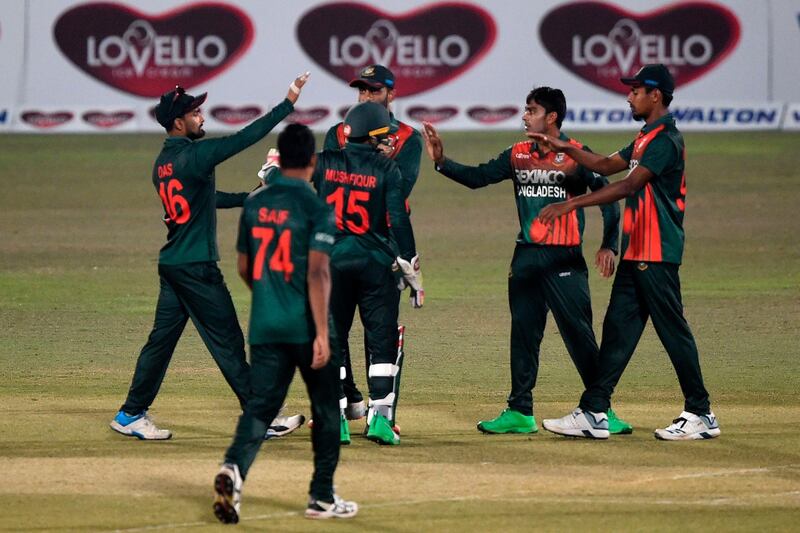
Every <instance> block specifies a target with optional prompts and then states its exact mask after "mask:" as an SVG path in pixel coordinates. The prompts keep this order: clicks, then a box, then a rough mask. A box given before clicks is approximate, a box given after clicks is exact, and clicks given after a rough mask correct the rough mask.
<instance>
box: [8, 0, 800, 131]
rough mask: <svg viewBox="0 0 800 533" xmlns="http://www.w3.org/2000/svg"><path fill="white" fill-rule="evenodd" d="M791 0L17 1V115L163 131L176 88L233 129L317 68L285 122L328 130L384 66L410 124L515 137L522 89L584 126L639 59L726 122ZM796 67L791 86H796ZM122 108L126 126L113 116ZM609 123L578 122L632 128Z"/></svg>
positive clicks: (748, 103)
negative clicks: (65, 113)
mask: <svg viewBox="0 0 800 533" xmlns="http://www.w3.org/2000/svg"><path fill="white" fill-rule="evenodd" d="M797 4H798V2H794V3H793V2H787V1H784V0H775V5H770V7H771V9H753V2H751V1H748V0H729V1H726V2H705V1H702V2H701V1H697V2H694V1H682V2H659V1H653V0H626V1H625V2H564V1H556V0H550V1H536V2H532V1H528V0H510V1H502V2H501V1H496V2H480V3H478V2H457V3H453V2H431V1H419V0H405V1H399V0H386V1H383V2H380V3H378V4H376V3H363V2H310V1H300V0H298V1H295V2H267V1H258V0H249V1H246V0H242V1H238V2H215V3H208V2H180V1H174V0H173V1H169V0H158V1H156V0H137V1H136V2H133V1H120V2H92V1H89V2H85V1H84V2H82V1H70V0H36V1H35V2H29V3H27V4H26V3H25V2H21V1H19V2H11V3H10V4H9V5H12V6H25V5H28V6H29V7H28V18H27V25H26V24H25V23H24V22H20V24H19V26H26V27H27V46H26V47H25V54H24V57H25V58H26V60H27V62H26V65H25V66H26V68H25V75H24V78H23V79H22V80H21V81H20V83H18V84H17V85H18V86H19V87H22V88H23V89H22V94H20V95H18V99H17V101H16V102H15V103H17V104H19V105H18V106H17V107H18V109H17V111H16V114H15V116H16V117H17V119H18V122H19V123H20V124H21V127H22V129H25V130H29V131H31V130H36V129H37V127H38V126H36V125H32V124H31V123H30V122H24V121H22V120H21V118H22V117H23V116H28V117H30V116H37V115H36V113H39V114H40V115H41V114H46V112H50V111H49V110H56V111H58V110H59V109H62V108H63V109H66V110H73V112H74V113H79V112H82V113H86V112H96V115H94V116H95V117H100V118H98V119H96V120H99V121H100V122H102V123H103V124H105V125H110V126H109V127H110V128H112V129H113V128H129V127H133V128H137V129H140V130H153V131H156V130H157V129H158V125H157V124H155V123H154V121H153V120H152V118H151V116H150V115H149V113H150V111H151V108H152V106H153V105H155V103H156V101H157V96H158V95H159V94H160V93H162V92H165V91H167V90H170V89H172V88H173V87H174V86H175V85H176V84H181V85H183V86H184V87H186V89H187V90H188V91H189V92H192V93H198V92H205V91H208V92H209V100H208V103H207V104H206V106H205V111H206V115H207V118H208V121H207V127H208V129H209V130H212V131H213V130H233V129H238V128H240V127H241V126H242V125H243V124H244V123H246V121H247V118H248V117H250V116H252V115H253V112H254V110H261V111H263V110H264V109H268V108H269V107H270V106H272V105H274V104H275V103H277V102H278V101H280V100H281V99H282V98H283V96H284V95H285V93H286V87H287V86H288V84H289V83H290V82H291V80H292V79H293V78H294V76H296V75H297V74H299V73H300V72H303V71H305V70H310V71H312V73H313V74H312V79H311V81H310V82H309V84H308V86H307V88H306V89H305V90H304V91H303V95H302V98H301V100H300V102H298V105H297V113H296V114H295V115H294V117H293V119H294V120H297V121H300V122H304V123H306V124H309V125H310V126H311V127H313V128H314V129H317V130H324V129H326V128H327V127H329V126H330V125H331V124H333V123H334V122H336V121H338V120H340V119H341V111H342V110H343V109H345V108H346V107H347V106H348V105H351V104H352V103H353V102H354V101H355V98H356V94H355V90H354V89H352V88H350V87H349V86H348V81H349V80H350V79H352V78H353V77H355V76H356V75H357V74H358V72H359V70H360V69H361V68H362V67H364V66H366V65H369V64H372V63H383V64H386V65H387V66H389V67H390V68H391V69H392V70H393V71H394V72H395V74H396V76H397V86H396V93H397V96H398V98H397V101H396V103H395V110H396V112H397V114H398V115H399V116H400V117H402V118H405V119H408V120H409V121H410V122H412V124H415V125H416V124H417V123H418V122H419V121H420V120H423V119H428V120H432V121H434V122H437V123H438V124H439V125H440V126H441V127H442V128H445V129H448V128H449V129H492V128H495V129H508V128H517V127H519V124H520V113H521V109H522V106H523V105H524V99H525V95H526V94H527V92H528V91H529V90H530V89H531V88H532V87H533V86H535V85H550V86H554V87H559V88H562V89H563V90H564V92H565V94H566V96H567V101H568V104H569V105H570V108H571V109H572V110H573V111H574V113H575V114H576V116H580V117H586V116H589V115H587V113H588V112H587V110H588V109H592V108H593V107H597V106H604V107H605V108H616V107H620V106H621V107H622V108H623V109H624V108H625V87H624V86H622V85H621V84H620V83H619V81H618V79H619V77H620V76H626V75H632V74H633V73H635V71H636V70H637V69H638V67H639V66H640V65H641V64H643V63H646V62H663V63H665V64H667V65H668V66H669V67H670V69H671V71H672V72H673V74H674V76H675V78H676V81H677V84H678V89H677V91H676V94H675V105H676V106H678V105H682V104H691V105H692V106H698V105H700V106H703V105H706V106H707V105H714V104H716V102H718V101H725V102H728V103H730V105H733V106H743V109H744V111H743V112H742V113H740V112H739V111H742V110H738V111H737V112H736V113H732V114H731V113H728V114H727V115H726V116H728V117H736V116H740V117H746V116H747V110H748V109H751V108H752V107H753V105H754V103H755V105H756V106H757V105H761V104H767V103H768V102H770V101H771V95H770V92H771V91H775V87H776V86H777V85H778V83H777V82H773V79H772V78H771V77H770V76H771V75H772V71H773V70H775V69H774V68H773V67H772V66H771V63H770V61H769V59H770V56H769V53H770V50H771V49H772V48H774V45H773V44H772V43H771V41H770V35H771V34H770V28H771V27H773V26H776V24H775V23H774V22H773V21H771V20H770V18H769V17H770V14H771V13H772V12H775V11H779V12H781V13H784V12H788V11H791V6H793V5H795V6H796V5H797ZM3 5H6V3H4V4H3ZM2 9H3V8H2V7H0V13H2ZM0 24H2V21H1V20H0ZM787 27H788V26H787ZM2 37H4V35H2V36H0V43H2V40H1V39H2ZM795 50H796V49H795ZM793 60H794V61H795V62H796V61H797V58H796V54H795V57H793ZM798 72H799V71H798V70H797V69H794V70H792V71H791V72H789V73H785V75H784V78H786V79H788V80H794V81H796V78H797V77H798ZM781 83H784V82H781ZM785 85H786V86H787V87H788V84H785ZM794 86H795V87H796V86H797V83H795V84H794ZM794 99H796V98H791V100H794ZM787 100H790V98H789V97H788V96H787V97H786V98H785V100H780V99H778V100H777V101H778V102H782V101H787ZM0 103H2V102H0ZM726 105H728V104H726ZM95 108H96V109H95ZM212 108H214V113H213V114H212V113H210V111H211V109H212ZM129 110H133V112H134V113H135V114H136V117H135V119H129V120H127V121H125V122H122V123H117V122H115V121H116V120H118V119H119V118H120V117H122V116H124V114H125V113H127V112H128V111H129ZM26 113H27V115H26ZM32 113H33V115H31V114H32ZM108 113H111V114H114V113H116V114H117V115H118V116H116V117H113V116H112V117H108V116H104V114H108ZM692 116H693V117H694V119H693V121H692V122H691V124H689V123H687V126H688V127H690V128H699V129H707V128H711V129H717V128H718V127H720V126H719V123H718V122H716V121H705V120H701V119H700V118H698V117H705V116H712V117H714V116H719V114H717V115H714V114H713V113H711V114H709V113H701V114H699V115H698V114H697V113H695V114H693V115H692ZM607 119H610V120H607ZM615 119H616V115H610V116H609V117H606V119H600V120H598V121H596V122H594V123H593V122H591V121H587V120H576V121H573V122H572V124H573V125H574V126H575V127H577V128H591V127H625V128H627V127H630V128H635V127H636V125H635V124H632V123H630V121H629V120H628V121H626V120H619V121H617V120H615ZM45 123H47V121H45ZM730 124H731V126H732V127H742V122H737V123H736V124H738V126H737V125H736V124H734V123H730ZM86 127H89V128H90V131H92V130H94V129H98V126H96V124H88V126H87V124H86V121H81V120H74V121H71V122H66V123H64V124H61V125H59V126H58V128H54V127H48V128H44V129H43V131H70V130H72V129H73V128H79V129H80V130H81V131H86ZM721 127H722V128H724V127H726V126H725V124H724V123H723V125H722V126H721ZM748 127H754V128H760V127H763V123H759V122H755V121H754V122H751V123H750V126H748ZM101 130H102V129H101Z"/></svg>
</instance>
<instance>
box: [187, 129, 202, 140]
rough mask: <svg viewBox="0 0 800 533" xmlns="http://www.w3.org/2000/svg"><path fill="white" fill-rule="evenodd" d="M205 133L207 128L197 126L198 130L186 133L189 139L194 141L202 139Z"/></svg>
mask: <svg viewBox="0 0 800 533" xmlns="http://www.w3.org/2000/svg"><path fill="white" fill-rule="evenodd" d="M205 135H206V130H204V129H203V128H202V127H200V128H197V131H190V132H188V133H187V134H186V136H187V137H189V139H190V140H192V141H196V140H198V139H202V138H203V137H205Z"/></svg>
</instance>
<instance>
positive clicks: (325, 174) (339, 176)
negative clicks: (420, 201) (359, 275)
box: [311, 143, 416, 265]
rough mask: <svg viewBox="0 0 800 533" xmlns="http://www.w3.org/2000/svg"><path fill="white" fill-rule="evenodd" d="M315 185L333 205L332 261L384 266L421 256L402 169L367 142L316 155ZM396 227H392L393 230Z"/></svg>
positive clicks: (313, 179) (349, 144) (324, 198)
mask: <svg viewBox="0 0 800 533" xmlns="http://www.w3.org/2000/svg"><path fill="white" fill-rule="evenodd" d="M311 179H312V181H313V183H314V186H315V187H316V189H317V193H318V194H319V196H320V198H322V199H323V200H325V202H327V203H328V204H330V205H331V206H332V207H333V210H334V215H335V218H336V246H335V247H334V249H333V253H332V255H331V260H332V261H333V262H334V263H336V262H337V261H338V260H339V259H344V258H346V257H348V256H349V257H358V258H360V257H364V255H365V254H368V255H370V256H371V257H372V258H373V259H375V260H376V261H378V262H379V263H380V264H383V265H391V264H392V263H393V262H394V260H395V257H396V256H397V255H400V256H401V257H402V258H403V259H411V258H412V257H414V255H416V247H415V244H414V234H413V232H412V230H411V223H410V221H409V219H408V213H407V212H406V209H405V205H404V200H405V198H404V196H403V188H402V178H401V176H400V171H399V170H398V168H397V165H396V164H395V163H394V161H392V160H391V159H388V158H386V157H384V156H383V155H381V154H379V153H378V152H376V151H375V148H373V147H372V146H370V145H368V144H353V143H347V145H346V146H345V148H344V149H343V150H339V149H336V150H325V151H323V152H320V153H319V154H317V166H316V168H315V169H314V175H313V176H312V178H311ZM390 226H391V229H390Z"/></svg>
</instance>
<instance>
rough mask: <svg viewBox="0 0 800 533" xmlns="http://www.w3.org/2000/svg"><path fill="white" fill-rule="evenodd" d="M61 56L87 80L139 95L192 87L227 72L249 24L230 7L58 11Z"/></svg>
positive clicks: (105, 6) (245, 42) (243, 46)
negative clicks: (148, 11)
mask: <svg viewBox="0 0 800 533" xmlns="http://www.w3.org/2000/svg"><path fill="white" fill-rule="evenodd" d="M53 36H54V38H55V41H56V43H57V44H58V47H59V48H60V49H61V52H62V53H63V54H64V55H65V56H66V57H67V58H68V59H69V60H70V61H72V63H74V64H75V66H77V67H78V68H80V69H81V70H83V71H84V72H86V73H87V74H89V75H90V76H92V77H93V78H95V79H97V80H99V81H101V82H103V83H105V84H107V85H110V86H112V87H115V88H116V89H119V90H121V91H124V92H127V93H130V94H135V95H137V96H145V97H155V96H159V95H161V94H162V93H163V92H164V90H165V87H167V88H169V87H174V86H175V85H182V86H184V87H186V88H190V87H193V86H196V85H198V84H200V83H202V82H204V81H206V80H208V79H210V78H213V77H215V76H217V75H218V74H219V73H221V72H222V71H224V70H225V69H227V68H228V67H230V66H231V65H232V64H233V63H234V62H235V61H236V60H237V59H238V58H239V57H240V56H241V55H242V54H243V53H244V52H245V51H246V50H247V49H248V48H249V47H250V43H251V42H252V39H253V24H252V22H251V21H250V18H249V17H248V16H247V15H246V14H245V13H244V12H243V11H241V10H239V9H238V8H236V7H233V6H230V5H226V4H214V3H202V4H193V5H188V6H185V7H181V8H178V9H175V10H173V11H169V12H166V13H163V14H160V15H148V14H144V13H141V12H139V11H136V10H135V9H133V8H130V7H127V6H124V5H122V4H110V3H100V2H97V3H88V4H81V5H79V6H76V7H74V8H72V9H69V10H68V11H66V12H64V13H63V14H62V15H61V16H60V17H59V18H58V20H57V21H56V23H55V25H54V27H53Z"/></svg>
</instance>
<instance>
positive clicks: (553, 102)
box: [525, 87, 567, 128]
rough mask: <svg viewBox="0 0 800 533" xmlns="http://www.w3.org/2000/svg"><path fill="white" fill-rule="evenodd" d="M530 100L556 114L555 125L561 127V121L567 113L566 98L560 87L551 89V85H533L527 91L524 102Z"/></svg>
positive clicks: (547, 111)
mask: <svg viewBox="0 0 800 533" xmlns="http://www.w3.org/2000/svg"><path fill="white" fill-rule="evenodd" d="M531 101H534V102H536V103H537V104H539V105H540V106H542V107H543V108H544V110H545V112H546V113H553V112H555V114H556V126H558V127H559V128H561V123H562V122H563V121H564V117H565V116H566V114H567V99H566V98H565V97H564V93H563V92H561V89H553V88H552V87H534V89H533V90H532V91H531V92H530V93H528V98H526V99H525V103H527V104H530V103H531Z"/></svg>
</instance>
